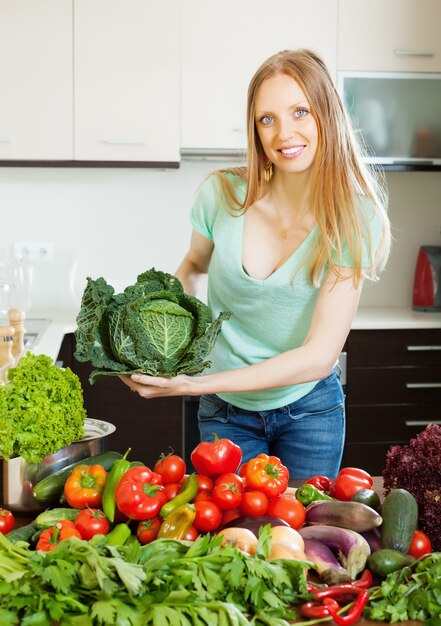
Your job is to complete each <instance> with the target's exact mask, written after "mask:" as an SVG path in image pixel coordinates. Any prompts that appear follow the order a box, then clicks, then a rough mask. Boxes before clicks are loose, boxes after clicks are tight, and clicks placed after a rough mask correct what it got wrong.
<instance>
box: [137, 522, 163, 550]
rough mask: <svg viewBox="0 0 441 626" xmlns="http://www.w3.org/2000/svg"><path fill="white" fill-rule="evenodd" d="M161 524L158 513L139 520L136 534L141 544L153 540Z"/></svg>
mask: <svg viewBox="0 0 441 626" xmlns="http://www.w3.org/2000/svg"><path fill="white" fill-rule="evenodd" d="M161 524H162V518H161V517H160V516H159V515H158V516H157V517H152V519H146V520H144V521H143V522H139V524H138V527H137V529H136V536H137V537H138V539H139V541H140V542H141V543H142V544H146V543H150V542H151V541H154V540H155V539H156V537H157V536H158V533H159V529H160V528H161Z"/></svg>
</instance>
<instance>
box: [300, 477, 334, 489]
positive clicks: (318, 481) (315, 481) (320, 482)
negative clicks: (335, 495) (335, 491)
mask: <svg viewBox="0 0 441 626" xmlns="http://www.w3.org/2000/svg"><path fill="white" fill-rule="evenodd" d="M305 485H312V486H313V487H315V488H316V489H320V491H329V487H330V486H331V481H330V480H329V478H328V477H327V476H311V478H308V480H307V481H306V482H305Z"/></svg>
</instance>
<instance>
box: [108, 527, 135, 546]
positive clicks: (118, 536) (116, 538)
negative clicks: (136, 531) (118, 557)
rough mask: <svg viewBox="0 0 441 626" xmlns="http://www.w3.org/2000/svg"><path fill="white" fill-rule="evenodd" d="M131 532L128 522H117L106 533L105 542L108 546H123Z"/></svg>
mask: <svg viewBox="0 0 441 626" xmlns="http://www.w3.org/2000/svg"><path fill="white" fill-rule="evenodd" d="M131 534H132V533H131V530H130V528H129V525H128V524H124V523H121V524H117V525H116V526H115V528H114V529H113V530H111V531H110V533H109V534H108V535H106V543H107V545H108V546H123V545H124V544H125V543H126V541H127V540H128V538H129V537H130V535H131Z"/></svg>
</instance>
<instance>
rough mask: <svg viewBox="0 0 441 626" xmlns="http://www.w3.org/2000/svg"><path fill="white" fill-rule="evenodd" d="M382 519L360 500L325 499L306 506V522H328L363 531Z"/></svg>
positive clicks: (376, 525) (379, 522) (374, 526)
mask: <svg viewBox="0 0 441 626" xmlns="http://www.w3.org/2000/svg"><path fill="white" fill-rule="evenodd" d="M382 521H383V519H382V517H381V515H380V514H379V513H378V512H377V511H376V510H375V509H372V508H371V507H370V506H368V505H367V504H362V503H361V502H351V501H349V502H342V501H341V500H327V501H320V502H312V503H311V504H310V505H309V506H307V507H306V523H307V524H329V525H330V526H339V527H340V528H349V529H350V530H355V531H357V532H364V531H366V530H372V528H377V527H378V526H380V525H381V522H382Z"/></svg>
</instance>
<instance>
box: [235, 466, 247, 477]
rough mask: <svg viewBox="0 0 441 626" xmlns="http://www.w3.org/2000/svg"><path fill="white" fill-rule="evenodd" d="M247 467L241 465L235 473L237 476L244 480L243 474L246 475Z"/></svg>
mask: <svg viewBox="0 0 441 626" xmlns="http://www.w3.org/2000/svg"><path fill="white" fill-rule="evenodd" d="M247 465H248V463H242V465H241V466H240V467H239V469H238V470H237V473H238V474H239V476H240V477H241V478H245V474H246V471H247Z"/></svg>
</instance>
